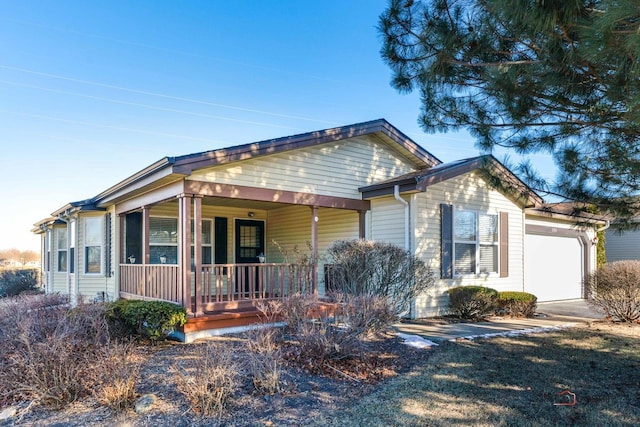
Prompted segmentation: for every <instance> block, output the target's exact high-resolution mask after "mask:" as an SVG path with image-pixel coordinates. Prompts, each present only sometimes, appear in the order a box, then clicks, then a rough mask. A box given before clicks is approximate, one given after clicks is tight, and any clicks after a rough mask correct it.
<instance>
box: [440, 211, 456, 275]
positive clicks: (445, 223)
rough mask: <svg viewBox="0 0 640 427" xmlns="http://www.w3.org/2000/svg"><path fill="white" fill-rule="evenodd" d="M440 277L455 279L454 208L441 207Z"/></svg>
mask: <svg viewBox="0 0 640 427" xmlns="http://www.w3.org/2000/svg"><path fill="white" fill-rule="evenodd" d="M440 266H441V268H440V270H441V271H440V277H441V278H442V279H451V278H452V277H453V206H451V205H446V204H444V203H443V204H441V205H440Z"/></svg>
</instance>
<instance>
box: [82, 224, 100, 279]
mask: <svg viewBox="0 0 640 427" xmlns="http://www.w3.org/2000/svg"><path fill="white" fill-rule="evenodd" d="M102 236H103V232H102V217H87V218H85V220H84V272H85V273H90V274H94V273H100V272H101V271H102Z"/></svg>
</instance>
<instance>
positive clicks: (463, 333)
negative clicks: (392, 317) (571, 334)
mask: <svg viewBox="0 0 640 427" xmlns="http://www.w3.org/2000/svg"><path fill="white" fill-rule="evenodd" d="M602 319H604V316H603V315H601V314H599V313H597V312H596V311H594V310H593V309H592V308H591V307H590V306H589V305H588V304H587V302H586V301H584V300H571V301H556V302H544V303H538V309H537V310H536V316H535V317H533V318H531V319H510V318H501V317H492V318H490V319H488V320H487V321H484V322H450V321H447V320H442V319H429V318H428V319H417V320H407V321H403V322H400V323H397V324H396V325H394V329H395V331H396V332H398V333H401V334H406V335H418V336H420V337H422V338H425V339H427V340H429V341H433V342H435V343H438V342H442V341H449V340H455V339H460V338H466V339H473V338H478V337H487V336H496V335H503V334H518V333H533V332H543V331H547V330H554V329H560V328H567V327H571V326H575V325H576V324H578V323H584V322H591V321H597V320H602Z"/></svg>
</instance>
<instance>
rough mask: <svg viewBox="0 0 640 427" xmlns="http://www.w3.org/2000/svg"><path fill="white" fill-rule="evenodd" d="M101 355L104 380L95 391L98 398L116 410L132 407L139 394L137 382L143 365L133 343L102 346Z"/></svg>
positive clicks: (101, 369) (100, 361)
mask: <svg viewBox="0 0 640 427" xmlns="http://www.w3.org/2000/svg"><path fill="white" fill-rule="evenodd" d="M100 356H101V357H100V360H99V363H100V371H101V373H102V377H101V378H102V382H101V383H100V384H99V385H98V386H97V388H96V390H95V391H94V395H95V396H96V399H97V400H98V401H99V402H100V403H101V404H103V405H105V406H107V407H109V408H111V409H113V410H115V411H123V410H125V409H127V408H130V407H131V406H132V405H133V402H134V401H135V399H136V397H137V396H138V394H137V393H136V383H137V381H138V378H139V375H140V367H141V361H140V360H139V359H138V357H137V356H136V353H135V351H134V347H133V344H132V343H130V342H125V343H112V344H111V345H110V346H105V347H104V348H102V352H101V355H100Z"/></svg>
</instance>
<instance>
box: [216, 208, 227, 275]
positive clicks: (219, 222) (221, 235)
mask: <svg viewBox="0 0 640 427" xmlns="http://www.w3.org/2000/svg"><path fill="white" fill-rule="evenodd" d="M227 227H228V222H227V218H224V217H216V218H215V224H214V239H215V241H214V254H215V255H214V256H215V263H216V264H226V263H227V259H228V258H227V247H228V246H227V244H228V235H227V232H228V228H227Z"/></svg>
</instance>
